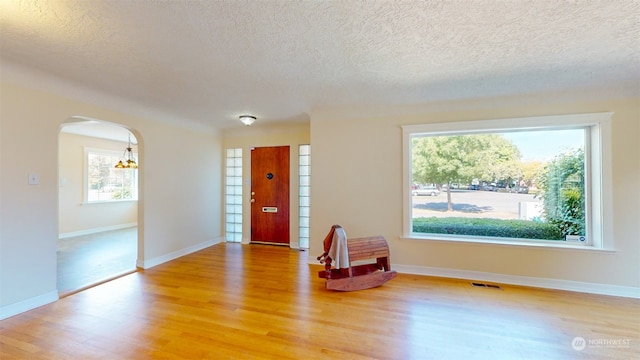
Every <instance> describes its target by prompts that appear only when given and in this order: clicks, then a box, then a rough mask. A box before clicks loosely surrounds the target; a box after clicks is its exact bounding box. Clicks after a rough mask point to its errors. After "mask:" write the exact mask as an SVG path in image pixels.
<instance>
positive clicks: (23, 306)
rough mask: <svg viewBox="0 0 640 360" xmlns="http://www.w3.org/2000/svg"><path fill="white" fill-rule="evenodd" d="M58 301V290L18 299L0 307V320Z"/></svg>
mask: <svg viewBox="0 0 640 360" xmlns="http://www.w3.org/2000/svg"><path fill="white" fill-rule="evenodd" d="M54 301H58V292H57V291H51V292H48V293H46V294H42V295H40V296H36V297H32V298H30V299H27V300H23V301H19V302H17V303H13V304H10V305H7V306H2V307H0V320H4V319H6V318H9V317H12V316H14V315H18V314H20V313H23V312H25V311H29V310H33V309H35V308H38V307H40V306H43V305H47V304H50V303H52V302H54Z"/></svg>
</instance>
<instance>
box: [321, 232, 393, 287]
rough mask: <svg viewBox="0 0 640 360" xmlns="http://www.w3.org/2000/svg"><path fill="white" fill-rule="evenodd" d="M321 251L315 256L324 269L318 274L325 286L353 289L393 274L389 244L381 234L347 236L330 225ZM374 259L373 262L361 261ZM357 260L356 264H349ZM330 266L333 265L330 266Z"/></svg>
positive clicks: (374, 284)
mask: <svg viewBox="0 0 640 360" xmlns="http://www.w3.org/2000/svg"><path fill="white" fill-rule="evenodd" d="M323 244H324V253H323V254H322V255H320V256H318V258H317V259H318V260H319V261H320V263H321V264H324V268H325V270H322V271H320V272H318V276H319V277H321V278H324V279H327V281H326V285H325V286H326V288H327V289H331V290H340V291H354V290H363V289H369V288H373V287H376V286H380V285H382V284H384V283H385V282H387V281H389V280H391V279H393V278H394V277H396V275H397V274H396V272H395V271H392V270H391V264H390V262H389V246H388V245H387V240H385V238H384V237H382V236H371V237H364V238H355V239H347V235H346V233H345V232H344V229H343V228H342V226H340V225H333V226H332V227H331V231H329V233H328V234H327V236H326V237H325V238H324V241H323ZM366 260H374V261H375V262H374V263H363V262H365V261H366ZM354 262H358V263H359V265H352V264H353V263H354ZM332 266H333V267H334V268H332Z"/></svg>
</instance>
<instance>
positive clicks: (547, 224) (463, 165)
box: [403, 113, 611, 247]
mask: <svg viewBox="0 0 640 360" xmlns="http://www.w3.org/2000/svg"><path fill="white" fill-rule="evenodd" d="M610 117H611V114H609V113H606V114H585V115H567V116H550V117H536V118H518V119H505V120H487V121H472V122H463V123H440V124H429V125H410V126H404V127H403V134H404V146H405V149H404V157H405V160H404V173H405V174H404V194H405V198H404V203H405V216H404V222H405V237H412V238H431V239H439V240H452V241H460V240H462V241H475V242H477V241H484V242H496V241H498V242H518V243H522V244H525V243H526V244H532V243H535V244H545V243H546V244H548V245H551V244H553V245H563V246H566V245H587V246H589V245H590V246H596V247H602V246H603V239H604V232H605V231H606V229H605V226H604V225H605V224H607V221H606V219H605V217H606V216H607V215H606V214H605V211H604V207H605V204H607V203H609V204H610V201H608V202H607V201H606V200H605V199H606V198H607V197H610V189H608V186H607V184H608V183H610V167H609V166H608V162H605V161H604V160H603V159H605V158H607V157H608V156H609V154H610V144H609V140H608V139H609V132H610ZM609 187H610V186H609ZM609 223H610V222H609Z"/></svg>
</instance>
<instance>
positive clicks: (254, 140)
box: [222, 122, 313, 248]
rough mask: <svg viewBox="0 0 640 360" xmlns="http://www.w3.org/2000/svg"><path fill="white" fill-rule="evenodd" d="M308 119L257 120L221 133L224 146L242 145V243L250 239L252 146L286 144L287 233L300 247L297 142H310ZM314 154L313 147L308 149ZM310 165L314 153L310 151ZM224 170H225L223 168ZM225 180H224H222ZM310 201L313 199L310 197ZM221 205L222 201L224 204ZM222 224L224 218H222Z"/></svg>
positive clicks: (296, 245) (292, 245) (293, 245)
mask: <svg viewBox="0 0 640 360" xmlns="http://www.w3.org/2000/svg"><path fill="white" fill-rule="evenodd" d="M309 141H310V139H309V123H308V122H304V123H293V124H275V125H260V124H259V123H258V122H256V123H255V124H254V125H252V126H250V127H241V128H237V129H230V130H226V131H225V132H224V133H223V146H224V148H225V149H228V148H242V155H243V159H242V173H243V174H242V177H243V180H244V184H243V188H242V238H243V243H247V242H249V241H250V240H251V239H250V238H251V236H250V234H251V203H250V199H251V197H250V192H251V183H250V181H251V148H252V147H266V146H287V145H288V146H289V147H290V149H289V158H290V159H289V160H290V162H289V164H290V174H291V176H290V179H291V180H290V184H289V185H290V194H289V195H290V196H289V199H290V201H289V216H290V222H289V234H290V246H291V247H292V248H298V247H299V237H298V224H299V219H298V217H299V208H298V183H299V179H298V145H303V144H309ZM311 152H312V154H313V149H311ZM311 159H312V160H311V163H312V164H311V168H312V169H313V155H311ZM223 173H224V170H223ZM223 181H224V180H223ZM312 201H313V200H312ZM223 206H224V204H223ZM222 223H223V224H224V219H223V220H222Z"/></svg>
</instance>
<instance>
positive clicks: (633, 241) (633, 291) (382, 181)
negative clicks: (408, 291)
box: [310, 99, 640, 297]
mask: <svg viewBox="0 0 640 360" xmlns="http://www.w3.org/2000/svg"><path fill="white" fill-rule="evenodd" d="M462 108H465V109H468V108H469V106H464V107H462ZM607 111H612V112H614V113H615V114H614V116H613V125H612V131H613V149H612V150H613V163H612V167H613V184H614V189H613V209H614V213H615V214H614V224H613V228H614V237H613V238H612V239H605V241H607V242H609V243H612V244H614V245H613V246H614V247H615V248H616V249H617V251H615V252H603V251H585V250H567V249H550V248H531V247H519V246H507V245H491V244H470V243H452V242H442V241H427V240H404V239H401V238H400V237H401V235H402V229H403V228H402V221H403V220H402V210H403V209H402V161H403V160H402V135H401V128H400V126H401V125H408V124H423V123H437V122H449V121H470V120H483V119H495V118H510V117H526V116H540V115H555V114H571V113H587V112H607ZM398 113H401V111H399V112H398ZM333 116H334V115H330V114H329V115H328V114H313V115H312V117H311V143H312V146H313V172H312V176H311V181H312V187H311V198H312V207H311V244H310V247H311V248H310V256H314V255H319V254H320V253H321V252H322V244H321V241H322V239H323V238H324V236H325V235H326V233H327V232H328V231H329V229H330V226H331V225H332V224H336V223H337V224H341V225H342V226H343V227H344V228H345V230H346V232H347V235H348V236H349V237H359V236H367V235H377V234H380V235H383V236H385V237H386V238H387V240H388V242H389V246H390V250H391V255H392V256H391V262H392V266H396V267H397V268H398V269H400V270H403V271H407V272H414V273H422V274H432V275H442V276H452V277H462V278H471V279H474V278H475V279H480V280H495V281H501V282H510V283H519V284H526V285H535V286H543V287H555V288H565V289H571V290H579V291H589V292H598V293H605V294H618V295H625V296H636V297H640V267H639V266H640V265H639V264H640V235H639V234H640V225H639V224H640V221H638V219H640V187H639V186H638V184H640V160H639V159H640V156H639V155H640V141H638V139H640V101H639V99H630V100H628V101H610V102H601V103H597V102H589V103H574V104H569V105H560V104H554V105H544V106H528V107H525V106H522V107H518V108H506V107H505V108H502V109H486V108H481V109H477V110H473V111H470V110H467V111H447V112H433V111H430V109H429V108H428V107H425V108H424V109H422V112H420V113H418V115H398V116H384V117H379V118H355V117H353V118H349V119H344V118H337V117H333ZM310 262H311V263H313V262H315V258H312V257H310Z"/></svg>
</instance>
